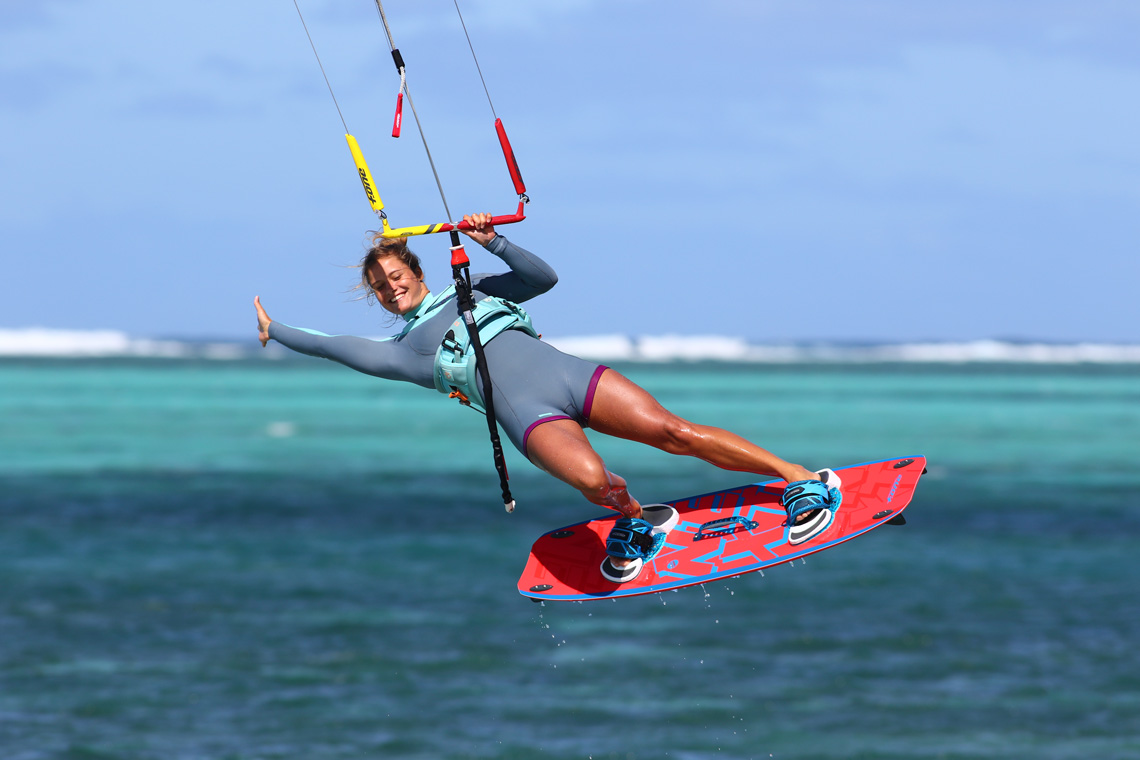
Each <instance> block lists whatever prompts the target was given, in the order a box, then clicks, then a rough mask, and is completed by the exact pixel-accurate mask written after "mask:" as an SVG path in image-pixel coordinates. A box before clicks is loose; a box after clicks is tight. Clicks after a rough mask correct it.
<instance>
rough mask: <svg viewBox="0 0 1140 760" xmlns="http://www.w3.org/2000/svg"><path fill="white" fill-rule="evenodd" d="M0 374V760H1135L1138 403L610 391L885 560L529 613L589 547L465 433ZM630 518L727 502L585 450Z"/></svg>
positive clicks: (453, 416)
mask: <svg viewBox="0 0 1140 760" xmlns="http://www.w3.org/2000/svg"><path fill="white" fill-rule="evenodd" d="M221 355H224V358H219V359H208V358H202V357H201V356H190V357H183V358H162V357H160V356H159V357H154V356H152V357H132V356H129V355H125V356H114V357H109V358H17V357H11V358H6V359H2V360H0V407H2V409H0V760H41V759H43V760H47V759H51V760H57V759H58V760H65V759H66V760H127V759H130V760H135V759H139V760H142V759H146V760H152V759H153V760H199V759H209V760H269V759H271V758H272V759H277V758H280V759H282V760H284V759H286V758H288V759H290V760H294V759H295V760H333V759H336V760H350V759H351V760H362V759H365V758H409V759H415V760H419V759H423V760H428V759H429V758H430V759H438V758H504V759H506V758H518V759H520V760H522V759H527V760H530V759H531V758H551V759H555V758H557V759H559V760H561V759H563V758H566V759H568V760H569V759H574V760H591V759H592V760H601V759H602V758H620V759H622V760H626V759H635V758H637V759H645V758H676V759H677V760H711V759H712V758H733V759H737V758H868V759H869V758H891V759H895V758H898V759H903V758H963V759H964V758H1053V759H1060V758H1081V760H1087V759H1088V758H1098V759H1109V760H1111V759H1113V758H1140V654H1138V649H1140V647H1138V644H1140V591H1138V579H1140V575H1138V573H1137V571H1136V561H1137V557H1138V556H1140V467H1137V464H1136V462H1137V460H1138V459H1140V365H1138V364H1135V363H1111V362H1106V363H1082V362H1080V361H1075V362H1068V363H1060V364H1058V363H1050V362H1049V361H1048V360H1047V359H1048V357H1046V358H1045V360H1038V361H1034V362H1033V363H1010V362H986V361H973V362H967V363H960V362H955V361H930V362H924V361H909V362H890V361H874V362H860V361H842V362H828V361H812V362H797V361H790V362H785V363H758V362H739V361H719V362H712V361H692V362H682V361H672V362H660V363H654V362H645V361H643V362H626V363H620V362H619V363H617V364H615V366H616V367H617V368H618V369H620V370H621V371H623V372H624V373H625V374H627V375H628V376H629V377H631V378H632V379H634V380H635V381H636V382H638V383H640V384H641V385H643V386H644V387H646V388H648V389H649V390H650V391H652V392H653V393H654V394H655V395H657V396H658V398H659V399H660V400H661V401H662V402H663V403H665V404H666V406H668V407H670V408H672V409H673V410H675V411H677V412H678V413H680V414H681V415H683V416H686V417H688V418H690V419H693V420H696V421H700V422H704V423H708V424H715V425H720V426H724V427H728V428H730V429H732V430H735V431H736V432H739V433H741V434H743V435H745V436H746V437H749V438H751V439H752V440H754V441H756V442H757V443H759V444H761V445H763V446H765V447H766V448H769V449H771V450H773V451H774V452H776V453H778V454H780V455H781V456H783V457H785V458H787V459H790V460H792V461H797V462H800V463H802V464H805V465H808V466H812V467H824V466H842V465H848V464H854V463H858V462H865V461H873V460H880V459H887V458H892V457H900V456H907V455H915V454H921V455H925V456H927V457H928V458H929V461H930V466H929V474H928V475H927V477H925V478H924V479H923V481H922V483H921V484H920V485H919V489H918V492H917V493H916V495H915V499H914V501H913V502H912V504H911V506H910V508H909V509H908V510H907V518H908V524H907V525H906V526H904V527H884V528H882V529H880V530H877V531H874V532H873V533H870V534H868V535H866V536H863V537H861V538H859V539H857V540H855V541H851V542H849V543H846V544H843V545H841V546H838V547H835V548H833V549H831V550H828V551H826V552H822V553H820V554H817V555H813V556H812V557H810V558H808V559H807V560H806V561H804V562H796V563H795V564H794V565H791V566H788V565H784V566H780V567H776V568H772V569H770V570H768V571H766V572H765V573H764V574H763V575H761V574H760V573H753V574H750V575H746V576H743V577H740V578H737V579H734V580H732V581H731V582H727V583H726V582H717V583H715V584H706V586H703V587H702V586H696V587H692V588H689V589H683V590H681V591H677V592H668V593H665V594H661V595H656V596H647V597H636V598H630V599H622V600H618V601H610V600H603V601H591V602H587V603H580V604H579V603H544V604H537V603H533V602H531V601H530V600H528V599H526V598H523V597H521V596H520V595H518V593H517V592H516V590H515V582H516V580H517V577H518V574H519V572H520V571H521V570H522V567H523V565H524V563H525V560H526V557H527V552H528V549H529V546H530V544H531V542H532V541H533V540H534V539H535V538H536V537H538V536H539V535H540V534H541V533H543V532H545V531H547V530H549V529H552V528H555V527H558V526H560V525H565V524H568V523H573V522H577V521H580V520H584V519H587V518H590V517H593V516H596V515H598V514H599V513H600V512H601V510H600V509H599V508H597V507H594V506H592V505H589V504H587V503H585V502H584V501H583V500H582V499H581V498H580V497H579V496H578V495H577V494H576V493H575V492H573V491H572V490H571V489H569V488H568V487H567V486H564V485H562V484H560V483H558V482H556V481H553V480H552V479H550V478H548V477H547V476H545V475H543V474H542V473H540V472H538V471H537V470H536V469H534V468H533V467H531V466H530V465H529V464H528V463H527V462H525V461H524V460H523V459H522V458H521V457H520V456H519V455H518V454H517V453H516V452H514V451H513V450H511V451H509V452H508V464H509V467H510V471H511V476H512V477H511V484H512V488H513V491H514V495H515V498H516V499H517V501H518V504H519V506H518V510H517V511H516V512H515V513H514V514H511V515H508V514H506V513H505V512H504V510H503V508H502V504H501V502H500V500H499V498H498V497H499V494H498V488H497V478H496V476H495V472H494V469H493V467H492V462H491V455H490V448H489V445H488V443H487V441H486V428H485V424H484V421H483V419H482V417H480V416H479V415H477V414H475V413H473V412H470V411H468V410H464V409H461V408H459V407H458V405H456V404H454V403H453V402H448V401H445V400H444V399H443V398H442V397H440V396H438V394H434V393H431V392H427V391H424V390H422V389H417V388H412V387H404V386H400V385H396V384H391V383H383V382H380V381H376V380H373V379H371V378H367V377H365V376H362V375H358V374H356V373H353V372H351V371H348V370H346V369H344V368H341V367H338V366H335V365H332V364H329V363H325V362H321V361H318V360H312V359H305V358H300V357H298V358H286V359H280V360H276V361H268V360H265V359H261V358H248V357H245V356H244V355H241V354H240V352H239V353H232V352H231V353H228V354H227V353H225V352H222V354H221ZM594 440H595V441H596V443H597V446H598V448H599V450H600V451H601V452H602V454H603V456H604V457H605V458H606V461H607V463H608V464H609V466H610V467H611V469H613V470H615V471H616V472H619V473H621V474H622V475H624V476H625V477H626V478H627V479H628V480H629V481H630V484H631V489H632V490H633V492H634V494H635V495H636V496H638V498H640V499H642V500H643V501H656V500H663V499H669V498H678V497H681V496H685V495H690V494H695V493H703V492H707V491H711V490H716V489H719V488H726V487H729V486H733V485H739V484H741V483H745V482H748V481H749V480H753V478H749V477H747V476H745V475H742V474H740V473H729V472H722V471H719V470H716V469H715V468H713V467H711V466H709V465H707V464H704V463H702V462H699V461H695V460H688V459H679V458H676V457H670V456H668V455H665V454H662V453H660V452H657V451H654V450H651V449H648V448H646V447H643V446H639V445H636V444H633V443H628V442H623V441H617V440H612V439H603V438H601V437H598V436H595V437H594Z"/></svg>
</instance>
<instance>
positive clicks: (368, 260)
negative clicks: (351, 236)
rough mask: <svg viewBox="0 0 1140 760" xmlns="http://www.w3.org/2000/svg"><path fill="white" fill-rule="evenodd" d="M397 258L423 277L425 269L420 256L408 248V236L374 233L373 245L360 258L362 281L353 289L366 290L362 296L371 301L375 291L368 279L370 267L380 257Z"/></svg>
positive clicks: (419, 276) (420, 277)
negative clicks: (394, 236) (421, 264)
mask: <svg viewBox="0 0 1140 760" xmlns="http://www.w3.org/2000/svg"><path fill="white" fill-rule="evenodd" d="M386 258H397V259H399V260H400V261H401V262H403V263H404V265H405V266H407V267H408V269H411V270H412V273H413V274H414V275H415V276H416V277H417V278H419V279H421V280H422V279H423V277H424V270H423V268H422V267H421V266H420V257H419V256H417V255H416V254H414V253H412V249H410V248H408V239H407V238H406V237H400V238H386V237H382V233H380V232H373V233H372V247H371V248H369V249H368V252H367V253H366V254H364V258H362V259H361V260H360V264H359V265H358V266H359V268H360V282H359V283H357V284H356V285H355V286H354V287H353V290H362V291H364V293H363V295H362V296H361V297H362V298H364V299H365V300H366V301H369V302H370V303H371V302H372V300H373V299H374V298H375V295H376V294H375V293H373V291H372V283H370V282H369V281H368V270H369V268H370V267H371V266H372V265H373V264H375V263H376V262H378V261H379V260H380V259H386Z"/></svg>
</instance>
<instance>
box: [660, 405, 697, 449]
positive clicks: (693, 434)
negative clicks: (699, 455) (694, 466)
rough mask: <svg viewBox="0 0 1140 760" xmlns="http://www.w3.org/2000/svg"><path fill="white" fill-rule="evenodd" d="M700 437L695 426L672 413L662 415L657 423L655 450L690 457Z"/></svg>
mask: <svg viewBox="0 0 1140 760" xmlns="http://www.w3.org/2000/svg"><path fill="white" fill-rule="evenodd" d="M700 438H701V435H700V431H699V430H698V429H697V426H696V425H694V424H693V423H691V422H689V421H688V420H686V419H682V418H681V417H678V416H677V415H675V414H673V413H672V412H667V413H666V414H665V415H663V417H662V419H661V421H660V422H659V423H658V431H657V440H656V441H655V442H654V443H655V445H656V446H657V448H659V449H661V450H662V451H664V452H666V453H669V454H682V455H691V454H692V453H693V452H694V451H695V450H696V448H697V444H698V442H699V441H700Z"/></svg>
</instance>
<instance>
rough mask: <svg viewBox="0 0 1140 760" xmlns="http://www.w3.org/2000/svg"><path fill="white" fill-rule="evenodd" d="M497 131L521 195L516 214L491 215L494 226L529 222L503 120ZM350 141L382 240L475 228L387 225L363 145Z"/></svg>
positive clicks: (447, 224)
mask: <svg viewBox="0 0 1140 760" xmlns="http://www.w3.org/2000/svg"><path fill="white" fill-rule="evenodd" d="M495 132H496V134H498V136H499V145H500V146H501V147H502V149H503V158H504V159H506V162H507V170H508V171H510V173H511V182H513V183H514V186H515V192H516V193H518V196H519V207H518V209H516V210H515V213H514V214H504V215H502V216H492V217H491V224H493V225H500V224H514V223H515V222H521V221H522V220H523V219H526V215H525V214H524V213H523V209H524V207H525V206H526V204H528V203H530V198H528V197H527V194H526V184H525V183H524V182H523V178H522V173H521V172H520V171H519V165H518V161H517V160H516V159H515V152H514V149H512V148H511V142H510V140H509V139H507V132H506V130H505V129H504V128H503V120H502V119H495ZM344 138H345V140H347V141H348V149H349V150H350V151H351V152H352V160H353V163H355V164H356V172H357V174H358V175H359V176H360V184H361V185H363V186H364V194H365V195H366V196H367V197H368V202H369V204H371V205H372V210H373V211H375V212H376V215H377V216H379V217H380V223H381V225H382V226H383V229H382V230H381V232H380V236H381V237H385V238H397V237H409V236H411V235H432V234H434V233H437V232H451V231H453V230H469V229H472V227H471V224H470V223H469V222H463V221H461V222H458V223H455V222H440V223H438V224H420V225H414V226H411V227H391V226H390V225H389V223H388V214H387V213H386V212H385V211H384V201H383V200H381V198H380V191H379V190H377V189H376V183H375V181H374V180H373V179H372V172H371V171H370V170H369V169H368V163H367V162H366V161H365V160H364V154H363V153H362V152H361V151H360V145H358V144H357V142H356V138H355V137H353V136H352V135H350V134H346V135H345V136H344Z"/></svg>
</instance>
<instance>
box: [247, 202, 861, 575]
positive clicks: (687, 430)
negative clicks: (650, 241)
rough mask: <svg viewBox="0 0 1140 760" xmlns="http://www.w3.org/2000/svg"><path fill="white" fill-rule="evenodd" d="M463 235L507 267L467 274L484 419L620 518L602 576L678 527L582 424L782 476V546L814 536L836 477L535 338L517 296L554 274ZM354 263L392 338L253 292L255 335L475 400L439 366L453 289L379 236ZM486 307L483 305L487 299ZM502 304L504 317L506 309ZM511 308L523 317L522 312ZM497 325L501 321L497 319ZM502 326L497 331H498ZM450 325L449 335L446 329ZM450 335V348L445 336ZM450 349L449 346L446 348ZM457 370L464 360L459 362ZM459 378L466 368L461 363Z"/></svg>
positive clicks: (485, 234)
mask: <svg viewBox="0 0 1140 760" xmlns="http://www.w3.org/2000/svg"><path fill="white" fill-rule="evenodd" d="M463 219H464V221H466V222H468V223H469V224H470V225H471V226H472V229H471V230H468V231H466V234H467V235H468V236H469V237H470V238H471V239H473V240H474V241H475V242H477V243H479V244H480V245H482V246H483V247H484V248H486V249H487V250H488V251H490V252H491V253H492V254H494V255H495V256H498V257H499V258H501V259H502V260H503V261H504V262H505V263H506V264H507V266H508V267H509V269H510V271H508V272H505V273H501V274H483V275H474V276H473V277H472V288H473V290H474V296H475V299H476V300H479V299H487V298H488V297H497V298H499V299H506V300H505V301H504V302H498V301H494V300H493V299H492V300H487V301H485V302H481V303H487V304H491V306H493V307H495V308H497V309H499V311H498V312H496V313H497V314H500V315H501V316H503V317H504V319H500V322H501V323H502V322H504V321H505V322H509V324H508V325H507V327H508V329H502V330H501V331H500V332H495V333H493V334H486V333H484V332H482V330H481V332H480V335H481V336H482V337H484V340H483V342H484V344H485V345H484V349H485V353H486V357H487V364H488V365H489V370H490V374H491V382H492V386H493V392H494V401H495V417H496V420H497V422H498V423H499V425H500V426H501V427H502V429H503V430H504V431H505V432H506V434H507V436H508V437H509V438H510V439H511V442H512V443H514V445H515V446H516V447H517V448H518V450H519V451H521V452H522V453H523V455H524V456H525V457H526V458H527V459H529V460H530V461H531V462H533V463H534V464H535V465H536V466H537V467H539V468H540V469H542V470H543V471H545V472H547V473H549V474H550V475H553V476H554V477H556V478H558V479H560V480H562V481H564V482H566V483H568V484H570V485H571V486H573V487H574V488H576V489H578V490H579V491H580V492H581V493H582V495H583V496H585V497H586V499H588V500H589V501H591V502H593V503H594V504H598V505H601V506H605V507H609V508H611V509H614V510H617V511H618V512H620V513H621V515H622V516H623V517H622V518H621V519H619V520H618V521H617V522H616V523H615V526H614V529H613V530H612V531H611V534H610V536H609V539H608V540H607V543H606V552H607V554H608V555H609V557H608V558H607V560H606V561H605V562H604V563H603V565H602V573H603V574H604V575H605V576H606V577H607V578H609V579H610V580H612V581H614V582H615V583H623V582H626V581H629V580H632V579H633V578H635V577H636V576H637V574H638V573H639V572H640V570H641V567H642V565H643V563H644V561H645V560H647V559H649V558H651V557H652V556H653V555H654V554H655V553H656V552H657V550H658V549H659V548H660V546H661V545H662V543H663V542H664V540H665V535H666V534H667V533H668V531H669V530H670V529H671V528H672V527H673V526H674V525H675V524H676V522H677V513H676V510H674V509H673V508H672V507H667V506H663V505H654V506H653V507H644V508H643V507H642V505H640V504H639V503H638V502H637V500H636V499H634V498H633V497H632V496H631V495H630V493H629V490H628V488H627V485H626V482H625V480H624V479H623V478H622V477H621V476H619V475H616V474H614V473H613V472H611V471H609V470H608V469H607V468H606V465H605V463H604V462H603V461H602V459H601V457H600V456H599V455H598V453H597V452H596V451H594V449H593V447H592V446H591V445H590V442H589V440H588V439H587V438H586V434H585V433H584V432H583V428H585V427H590V428H591V429H593V430H596V431H598V432H599V433H604V434H606V435H612V436H616V437H618V438H625V439H628V440H631V441H639V442H641V443H645V444H648V445H650V446H654V447H656V448H659V449H661V450H663V451H666V452H669V453H670V454H684V455H687V456H694V457H699V458H700V459H703V460H705V461H707V462H709V463H711V464H713V465H716V466H717V467H720V468H722V469H725V470H736V471H740V472H750V473H755V474H758V475H768V476H776V477H779V478H783V479H784V480H786V481H788V483H789V486H788V488H787V489H785V495H784V498H783V499H782V500H781V503H782V504H783V505H784V506H785V508H786V509H787V510H788V526H789V540H790V541H791V542H792V543H801V542H803V541H807V540H808V539H810V538H812V537H814V536H816V535H818V534H819V533H822V532H823V531H824V530H825V529H826V528H827V527H828V525H830V524H831V521H832V519H833V517H834V514H835V510H836V509H837V508H838V507H839V504H840V501H841V495H840V491H839V487H840V482H839V478H838V477H837V476H836V475H835V473H834V472H832V471H831V470H822V471H820V472H819V473H814V472H812V471H810V470H808V469H806V468H804V467H802V466H801V465H798V464H792V463H790V462H786V461H784V460H783V459H780V458H779V457H777V456H775V455H774V454H771V453H770V452H768V451H766V450H764V449H762V448H760V447H759V446H756V445H755V444H753V443H750V442H749V441H746V440H745V439H743V438H741V437H740V436H738V435H736V434H734V433H730V432H728V431H727V430H722V429H720V428H715V427H709V426H705V425H697V424H694V423H692V422H688V421H686V420H684V419H681V418H680V417H678V416H676V415H675V414H673V413H671V412H670V411H668V410H667V409H665V408H664V407H663V406H661V404H659V403H658V402H657V400H656V399H654V398H653V396H651V395H650V394H649V393H648V392H646V391H645V390H643V389H642V388H640V387H639V386H637V385H636V384H634V383H633V382H631V381H630V380H628V379H626V378H625V377H624V376H622V375H621V374H619V373H618V372H616V371H615V370H613V369H610V368H608V367H605V366H603V365H598V364H594V363H592V362H587V361H584V360H582V359H579V358H577V357H574V356H570V355H568V354H564V353H562V352H560V351H558V350H557V349H555V348H553V347H552V346H550V345H548V344H546V343H543V342H542V341H540V340H538V339H537V336H536V334H535V333H534V332H533V329H531V328H530V324H529V319H528V318H526V315H525V312H524V311H522V310H521V309H519V308H518V307H517V306H516V304H518V303H520V302H523V301H526V300H529V299H531V298H534V297H535V296H537V295H540V294H542V293H545V292H546V291H547V290H550V288H552V287H554V285H555V283H556V282H557V281H558V278H557V275H555V273H554V271H553V270H552V269H551V268H550V267H549V265H547V264H546V262H544V261H542V260H541V259H539V258H538V257H537V256H535V255H534V254H532V253H530V252H528V251H525V250H523V249H522V248H519V247H518V246H516V245H514V244H512V243H510V242H509V241H508V240H507V239H506V238H505V237H503V236H502V235H498V234H496V232H495V230H494V228H493V227H492V226H491V223H490V222H491V215H490V214H473V215H468V216H465V217H463ZM374 243H375V244H374V245H373V247H372V248H371V250H369V252H368V254H367V255H366V256H365V257H364V260H363V261H362V262H361V286H362V287H365V288H367V289H368V292H369V293H371V294H372V295H374V296H375V298H376V300H377V301H378V302H379V303H380V305H381V306H382V307H383V308H384V309H386V310H387V311H389V312H391V313H392V314H395V315H397V316H399V317H401V318H402V319H403V320H404V322H405V326H404V329H403V330H402V331H401V332H400V333H399V334H398V335H395V336H393V337H391V338H386V339H383V340H370V339H366V338H358V337H354V336H348V335H336V336H330V335H325V334H323V333H318V332H315V331H313V330H305V329H298V328H294V327H289V326H287V325H283V324H281V323H280V322H274V321H272V320H270V318H269V315H268V314H266V312H265V309H264V308H262V306H261V299H260V297H257V298H254V305H255V306H256V308H257V327H258V338H259V339H260V340H261V344H262V345H263V346H264V345H266V344H267V343H268V342H269V340H271V339H272V340H276V341H278V342H280V343H281V344H283V345H285V346H286V347H288V348H290V349H292V350H294V351H298V352H300V353H304V354H308V355H310V356H319V357H323V358H326V359H332V360H333V361H337V362H340V363H341V364H344V365H346V366H348V367H351V368H352V369H355V370H357V371H359V372H363V373H365V374H369V375H374V376H376V377H382V378H386V379H391V380H404V381H407V382H411V383H415V384H417V385H422V386H424V387H427V388H433V387H434V388H436V389H437V390H440V391H443V392H445V393H446V392H448V389H449V388H450V389H451V390H452V395H458V396H459V398H460V399H461V401H471V400H472V399H471V397H472V396H474V397H475V398H474V401H475V402H476V405H477V406H478V401H480V400H481V398H480V394H481V391H482V386H481V383H480V381H479V380H478V379H477V376H476V375H475V374H474V373H471V374H470V377H471V378H475V379H474V380H473V381H472V382H470V383H468V384H466V385H464V384H463V383H462V382H461V381H460V382H459V384H458V385H453V384H452V383H453V376H452V375H451V374H449V373H448V370H447V367H448V366H451V365H450V364H449V362H450V361H451V360H452V359H455V360H456V361H458V362H459V364H460V365H461V364H462V361H461V360H462V358H463V357H462V356H461V353H462V352H461V351H459V350H458V349H456V341H455V338H456V337H457V334H458V333H461V332H462V329H461V323H457V321H456V314H457V309H456V306H455V294H454V288H448V289H447V290H445V291H443V292H442V293H440V294H438V295H434V296H433V295H432V293H431V291H429V290H428V288H427V286H426V285H425V284H424V279H423V270H422V269H421V267H420V263H419V259H418V257H416V255H415V254H414V253H412V252H411V251H410V250H408V248H407V244H406V240H404V239H399V240H385V239H381V238H379V237H378V236H377V237H376V238H374ZM488 308H491V307H488ZM508 312H513V314H512V313H508ZM520 315H521V316H520ZM496 319H499V317H496ZM500 329H501V327H500ZM457 330H458V333H457ZM448 341H450V343H449V342H448ZM452 349H456V350H454V351H452ZM468 369H469V367H468ZM458 371H459V372H460V374H462V372H464V371H465V369H464V368H463V367H462V366H460V367H459V370H458Z"/></svg>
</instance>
